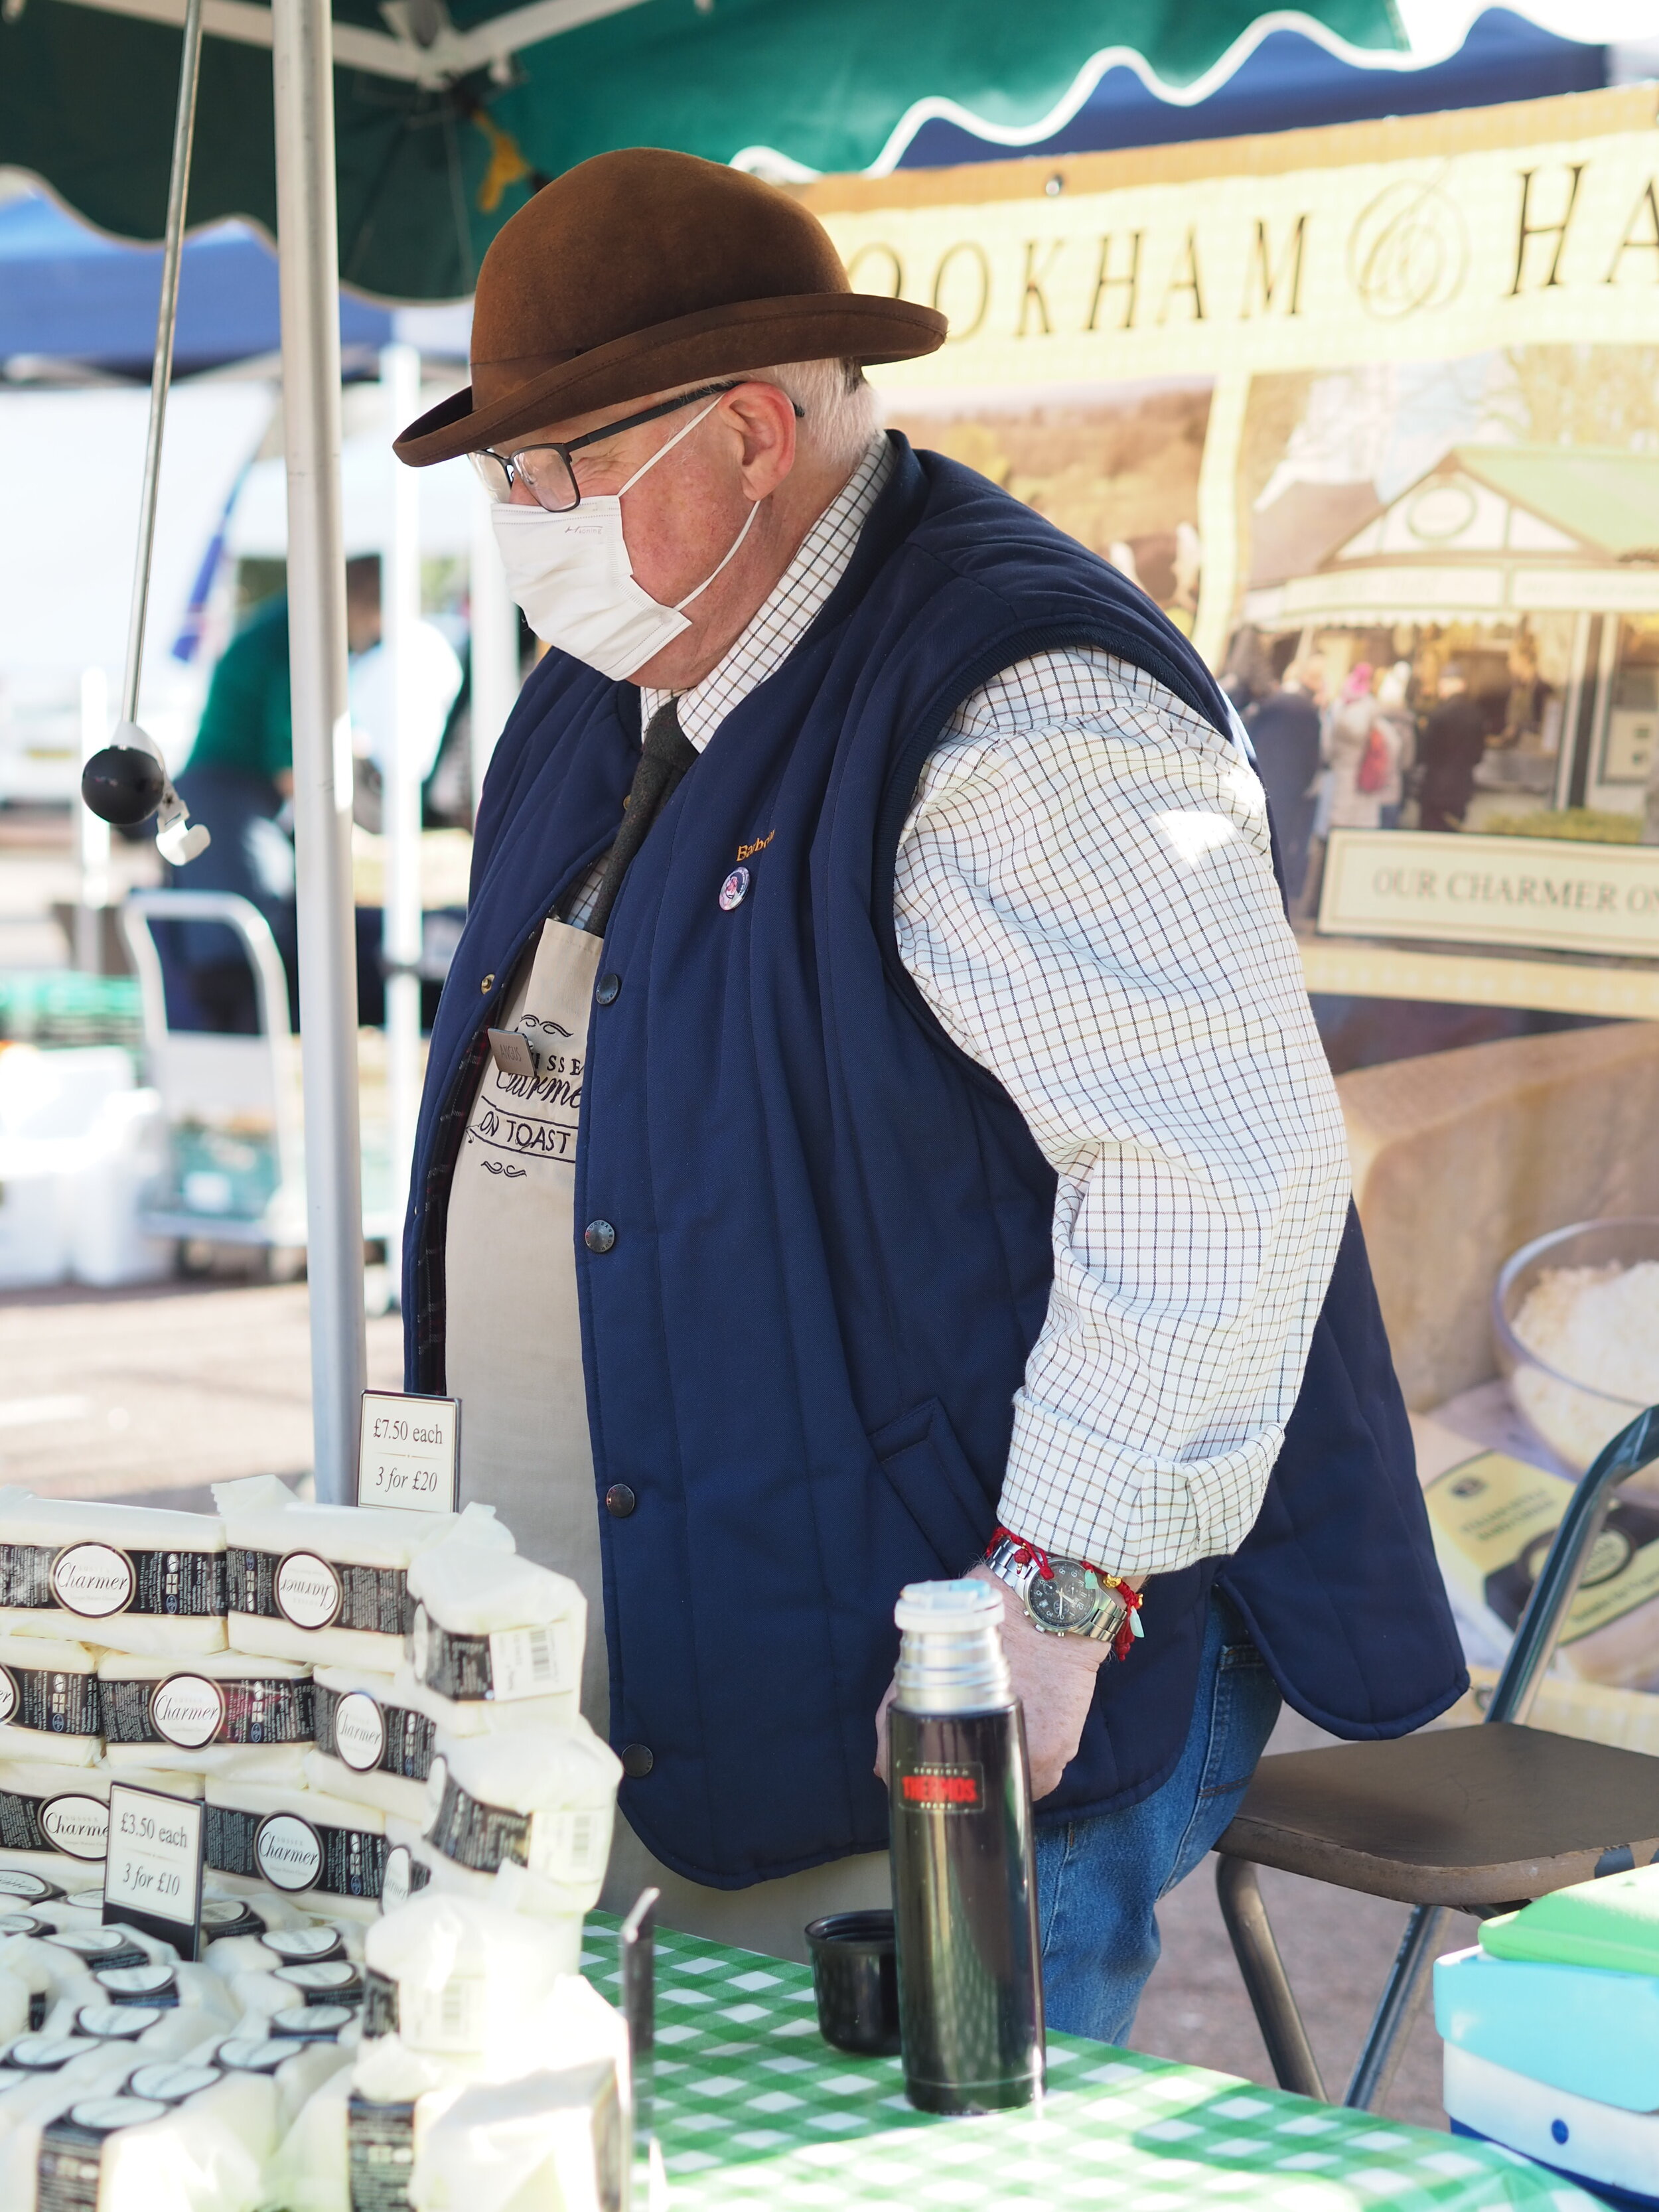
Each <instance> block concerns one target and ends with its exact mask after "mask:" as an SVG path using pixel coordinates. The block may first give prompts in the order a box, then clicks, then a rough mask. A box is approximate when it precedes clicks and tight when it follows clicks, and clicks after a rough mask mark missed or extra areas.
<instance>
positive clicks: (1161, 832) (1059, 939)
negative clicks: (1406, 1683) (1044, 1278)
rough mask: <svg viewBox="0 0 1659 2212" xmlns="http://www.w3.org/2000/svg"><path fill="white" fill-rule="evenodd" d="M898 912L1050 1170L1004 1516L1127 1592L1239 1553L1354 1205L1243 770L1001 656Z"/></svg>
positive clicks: (1257, 802)
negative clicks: (1145, 1581)
mask: <svg viewBox="0 0 1659 2212" xmlns="http://www.w3.org/2000/svg"><path fill="white" fill-rule="evenodd" d="M894 911H895V920H896V928H897V938H898V945H899V951H900V954H901V957H902V959H903V961H904V963H905V966H906V967H907V969H908V970H909V972H910V974H911V975H912V976H913V977H914V978H915V982H916V985H917V987H918V988H919V989H920V991H921V994H922V996H923V998H924V999H925V1000H926V1001H927V1005H928V1006H929V1007H930V1009H931V1010H932V1012H933V1014H934V1015H935V1016H936V1018H938V1020H939V1023H940V1024H941V1025H942V1027H943V1028H944V1030H945V1033H946V1035H947V1036H950V1037H951V1040H952V1041H953V1042H955V1043H956V1044H957V1045H958V1046H959V1047H960V1048H962V1049H963V1051H964V1052H966V1053H968V1054H969V1055H970V1056H971V1057H972V1058H973V1059H975V1060H977V1061H979V1062H980V1063H981V1065H982V1066H985V1067H986V1068H987V1069H988V1070H989V1071H990V1072H991V1073H993V1074H994V1075H995V1076H996V1077H997V1078H998V1079H999V1080H1000V1082H1001V1084H1002V1085H1003V1086H1004V1088H1005V1089H1006V1091H1007V1092H1008V1093H1009V1095H1010V1097H1012V1099H1013V1101H1014V1103H1015V1104H1016V1105H1017V1106H1018V1108H1019V1109H1020V1111H1021V1113H1022V1114H1023V1115H1024V1118H1025V1121H1026V1123H1027V1125H1028V1127H1030V1132H1031V1134H1032V1136H1033V1138H1034V1139H1036V1143H1037V1145H1038V1146H1040V1147H1041V1148H1042V1152H1043V1154H1044V1156H1045V1157H1046V1158H1047V1159H1048V1162H1049V1164H1050V1165H1051V1166H1052V1167H1053V1168H1054V1171H1055V1174H1056V1175H1057V1176H1058V1178H1059V1188H1058V1190H1057V1192H1056V1194H1055V1204H1054V1286H1053V1289H1052V1291H1051V1292H1050V1296H1049V1303H1048V1316H1047V1319H1046V1321H1045V1322H1044V1325H1043V1328H1042V1333H1041V1334H1040V1335H1039V1337H1038V1339H1037V1340H1036V1345H1035V1346H1033V1348H1032V1350H1031V1353H1030V1358H1029V1360H1028V1362H1027V1364H1026V1370H1025V1377H1024V1386H1023V1388H1022V1389H1020V1390H1019V1392H1018V1394H1017V1395H1016V1398H1015V1401H1014V1420H1013V1434H1012V1443H1011V1444H1010V1448H1009V1454H1008V1463H1007V1468H1006V1475H1005V1479H1004V1487H1003V1492H1002V1500H1001V1509H1000V1510H1001V1517H1002V1520H1003V1522H1004V1524H1005V1525H1006V1527H1007V1528H1011V1529H1012V1530H1013V1531H1014V1532H1015V1533H1016V1534H1018V1535H1021V1536H1024V1537H1025V1538H1027V1539H1029V1540H1030V1541H1032V1542H1035V1543H1037V1544H1040V1545H1042V1547H1044V1548H1045V1549H1047V1550H1050V1551H1053V1552H1055V1553H1061V1554H1063V1555H1065V1556H1066V1557H1070V1558H1074V1559H1075V1558H1082V1559H1091V1560H1093V1561H1095V1562H1096V1563H1097V1565H1100V1566H1102V1567H1105V1568H1109V1569H1111V1570H1112V1571H1115V1572H1118V1573H1123V1574H1135V1573H1143V1572H1146V1573H1152V1572H1158V1573H1162V1572H1166V1571H1171V1570H1173V1569H1176V1568H1179V1567H1183V1566H1187V1565H1190V1564H1191V1563H1192V1562H1194V1560H1197V1559H1204V1558H1206V1557H1208V1556H1211V1555H1212V1554H1216V1553H1228V1552H1231V1551H1233V1550H1235V1549H1237V1546H1238V1545H1239V1544H1240V1542H1241V1541H1243V1538H1244V1536H1245V1535H1246V1534H1248V1533H1249V1528H1250V1527H1251V1524H1252V1523H1253V1522H1254V1521H1255V1516H1256V1514H1257V1512H1258V1511H1259V1510H1260V1508H1261V1498H1262V1493H1263V1492H1264V1491H1265V1489H1266V1486H1267V1478H1268V1475H1269V1474H1271V1472H1272V1469H1273V1462H1274V1461H1275V1459H1276V1458H1277V1457H1278V1455H1279V1448H1280V1446H1281V1444H1282V1443H1283V1441H1284V1432H1285V1421H1286V1420H1287V1419H1288V1418H1289V1415H1290V1413H1291V1407H1293V1406H1294V1404H1295V1402H1296V1398H1297V1392H1298V1390H1299V1389H1300V1388H1301V1383H1302V1376H1303V1370H1304V1367H1305V1365H1306V1362H1307V1355H1308V1346H1309V1342H1310V1338H1311V1336H1312V1333H1313V1328H1314V1323H1315V1322H1316V1319H1317V1317H1318V1314H1319V1310H1320V1307H1321V1304H1322V1301H1323V1298H1324V1294H1325V1288H1326V1285H1327V1282H1328V1279H1329V1275H1330V1271H1331V1267H1332V1265H1333V1263H1334V1260H1335V1256H1336V1249H1337V1243H1338V1241H1339V1238H1340V1234H1341V1230H1342V1225H1343V1220H1344V1217H1345V1214H1346V1205H1347V1199H1348V1192H1349V1170H1348V1158H1347V1147H1346V1139H1345V1134H1344V1130H1343V1124H1342V1118H1341V1113H1340V1108H1339V1106H1338V1103H1337V1099H1336V1093H1335V1088H1334V1085H1333V1083H1332V1080H1331V1077H1330V1073H1329V1070H1328V1066H1327V1064H1326V1060H1325V1057H1324V1054H1323V1051H1322V1048H1321V1046H1320V1042H1319V1037H1318V1033H1317V1031H1316V1029H1315V1027H1314V1023H1313V1017H1312V1012H1311V1010H1310V1006H1309V1004H1308V999H1307V993H1306V989H1305V987H1304V982H1303V978H1302V970H1301V963H1300V961H1299V959H1298V957H1297V948H1296V943H1295V939H1294V938H1293V937H1292V935H1291V930H1290V928H1289V926H1288V925H1287V923H1286V922H1285V918H1284V914H1283V910H1282V908H1281V906H1280V903H1279V892H1278V889H1277V886H1276V884H1275V883H1274V880H1273V868H1272V862H1271V859H1270V856H1269V845H1268V835H1267V804H1266V800H1265V799H1264V798H1263V795H1262V791H1261V785H1260V783H1259V782H1258V781H1257V780H1256V777H1255V773H1254V772H1253V770H1252V769H1250V768H1249V766H1248V765H1247V764H1246V763H1245V761H1244V759H1243V755H1242V752H1241V751H1240V750H1237V748H1236V747H1235V745H1234V744H1232V743H1231V741H1230V740H1229V739H1227V738H1223V737H1222V736H1220V735H1219V734H1218V732H1216V731H1215V730H1214V729H1212V727H1211V726H1210V725H1209V723H1208V722H1207V721H1206V720H1203V719H1202V718H1201V717H1200V716H1199V715H1197V714H1194V713H1193V712H1192V711H1191V710H1190V709H1189V708H1187V707H1186V706H1185V705H1184V704H1183V703H1182V702H1181V701H1180V700H1178V699H1176V697H1175V696H1174V695H1173V694H1172V693H1170V691H1168V690H1165V689H1164V687H1163V686H1161V685H1160V684H1158V683H1156V682H1155V681H1154V680H1153V679H1152V678H1151V677H1149V676H1148V675H1146V673H1145V672H1144V671H1141V670H1139V669H1136V668H1133V667H1131V666H1130V665H1127V663H1124V662H1121V661H1118V660H1115V659H1109V657H1108V656H1106V655H1104V654H1100V653H1055V654H1045V655H1043V656H1042V657H1041V658H1040V659H1034V660H1030V661H1025V662H1022V663H1019V664H1018V665H1016V666H1014V667H1012V668H1010V669H1007V670H1005V671H1003V673H1002V674H1001V675H1000V676H999V677H998V678H996V679H995V680H994V682H993V683H992V684H990V685H988V686H987V688H986V689H985V690H983V691H981V692H979V693H977V694H975V696H974V697H973V698H972V699H970V700H969V702H967V704H966V705H965V706H964V707H963V708H961V709H960V710H959V711H958V713H957V715H956V717H955V718H954V720H953V721H952V723H951V726H950V728H949V729H948V731H947V732H946V735H945V738H944V740H943V741H942V742H941V744H939V747H938V748H937V749H936V750H935V751H934V752H933V755H932V756H931V757H930V758H929V761H928V763H927V768H926V769H925V770H924V772H923V775H922V778H921V782H920V784H919V786H918V789H917V793H916V797H915V802H914V805H913V807H912V811H911V813H910V817H909V819H908V823H906V826H905V830H904V834H903V836H902V840H901V843H900V849H899V854H898V863H897V868H896V877H895V886H894Z"/></svg>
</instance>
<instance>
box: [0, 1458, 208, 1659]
mask: <svg viewBox="0 0 1659 2212" xmlns="http://www.w3.org/2000/svg"><path fill="white" fill-rule="evenodd" d="M224 1550H225V1534H224V1529H223V1528H222V1525H221V1523H220V1522H219V1520H218V1517H217V1516H216V1515H214V1514H211V1513H174V1512H171V1511H163V1510H161V1509H159V1508H157V1507H155V1506H148V1505H113V1504H98V1503H95V1502H94V1501H92V1500H89V1499H86V1498H35V1497H32V1496H31V1495H30V1494H29V1493H28V1492H27V1491H21V1490H3V1491H0V1633H3V1634H9V1635H22V1636H48V1637H55V1638H74V1639H75V1640H76V1641H79V1642H85V1643H88V1644H100V1645H103V1646H104V1647H106V1649H108V1650H115V1651H173V1652H180V1653H182V1652H185V1651H222V1650H224V1648H225V1618H224V1587H225V1586H224Z"/></svg>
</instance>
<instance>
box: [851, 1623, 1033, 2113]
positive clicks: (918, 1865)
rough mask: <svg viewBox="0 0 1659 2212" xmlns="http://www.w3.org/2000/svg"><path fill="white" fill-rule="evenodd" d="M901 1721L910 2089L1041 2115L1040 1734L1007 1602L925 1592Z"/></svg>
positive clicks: (896, 1825) (901, 1902)
mask: <svg viewBox="0 0 1659 2212" xmlns="http://www.w3.org/2000/svg"><path fill="white" fill-rule="evenodd" d="M896 1619H897V1621H898V1625H899V1627H900V1629H901V1631H902V1639H901V1642H900V1646H899V1663H898V1688H897V1695H896V1699H895V1702H894V1704H893V1706H892V1708H891V1710H890V1713H889V1715H888V1723H887V1725H888V1744H889V1762H890V1763H889V1769H888V1789H889V1796H890V1801H891V1802H890V1815H891V1836H892V1843H891V1850H892V1862H893V1911H894V1916H895V1921H896V1930H897V1936H898V1985H899V2023H900V2032H901V2033H902V2039H903V2045H904V2087H905V2093H906V2094H907V2095H908V2098H909V2100H910V2102H911V2103H912V2104H913V2105H915V2106H917V2107H918V2108H919V2109H920V2110H921V2111H922V2112H999V2111H1002V2110H1005V2109H1006V2107H1008V2106H1013V2105H1026V2104H1029V2103H1030V2101H1031V2100H1032V2099H1033V2098H1034V2097H1035V2096H1036V2093H1037V2092H1038V2090H1039V2089H1040V2088H1041V2087H1042V1972H1041V1954H1040V1950H1039V1947H1038V1942H1037V1917H1036V1869H1035V1867H1034V1864H1033V1861H1032V1852H1031V1786H1030V1770H1029V1768H1028V1765H1027V1763H1026V1757H1025V1730H1024V1723H1023V1721H1022V1719H1021V1717H1020V1711H1019V1706H1018V1704H1017V1702H1016V1701H1015V1698H1014V1693H1013V1690H1012V1686H1011V1684H1010V1681H1009V1678H1008V1662H1007V1660H1006V1657H1005V1656H1004V1654H1003V1649H1002V1632H1001V1620H1002V1598H1001V1595H1000V1592H999V1591H997V1590H996V1589H993V1588H992V1587H991V1586H990V1585H989V1584H988V1583H983V1582H978V1581H963V1582H953V1583H909V1584H908V1585H907V1587H906V1588H905V1589H904V1591H903V1592H902V1595H901V1596H900V1598H899V1601H898V1607H897V1610H896Z"/></svg>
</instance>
